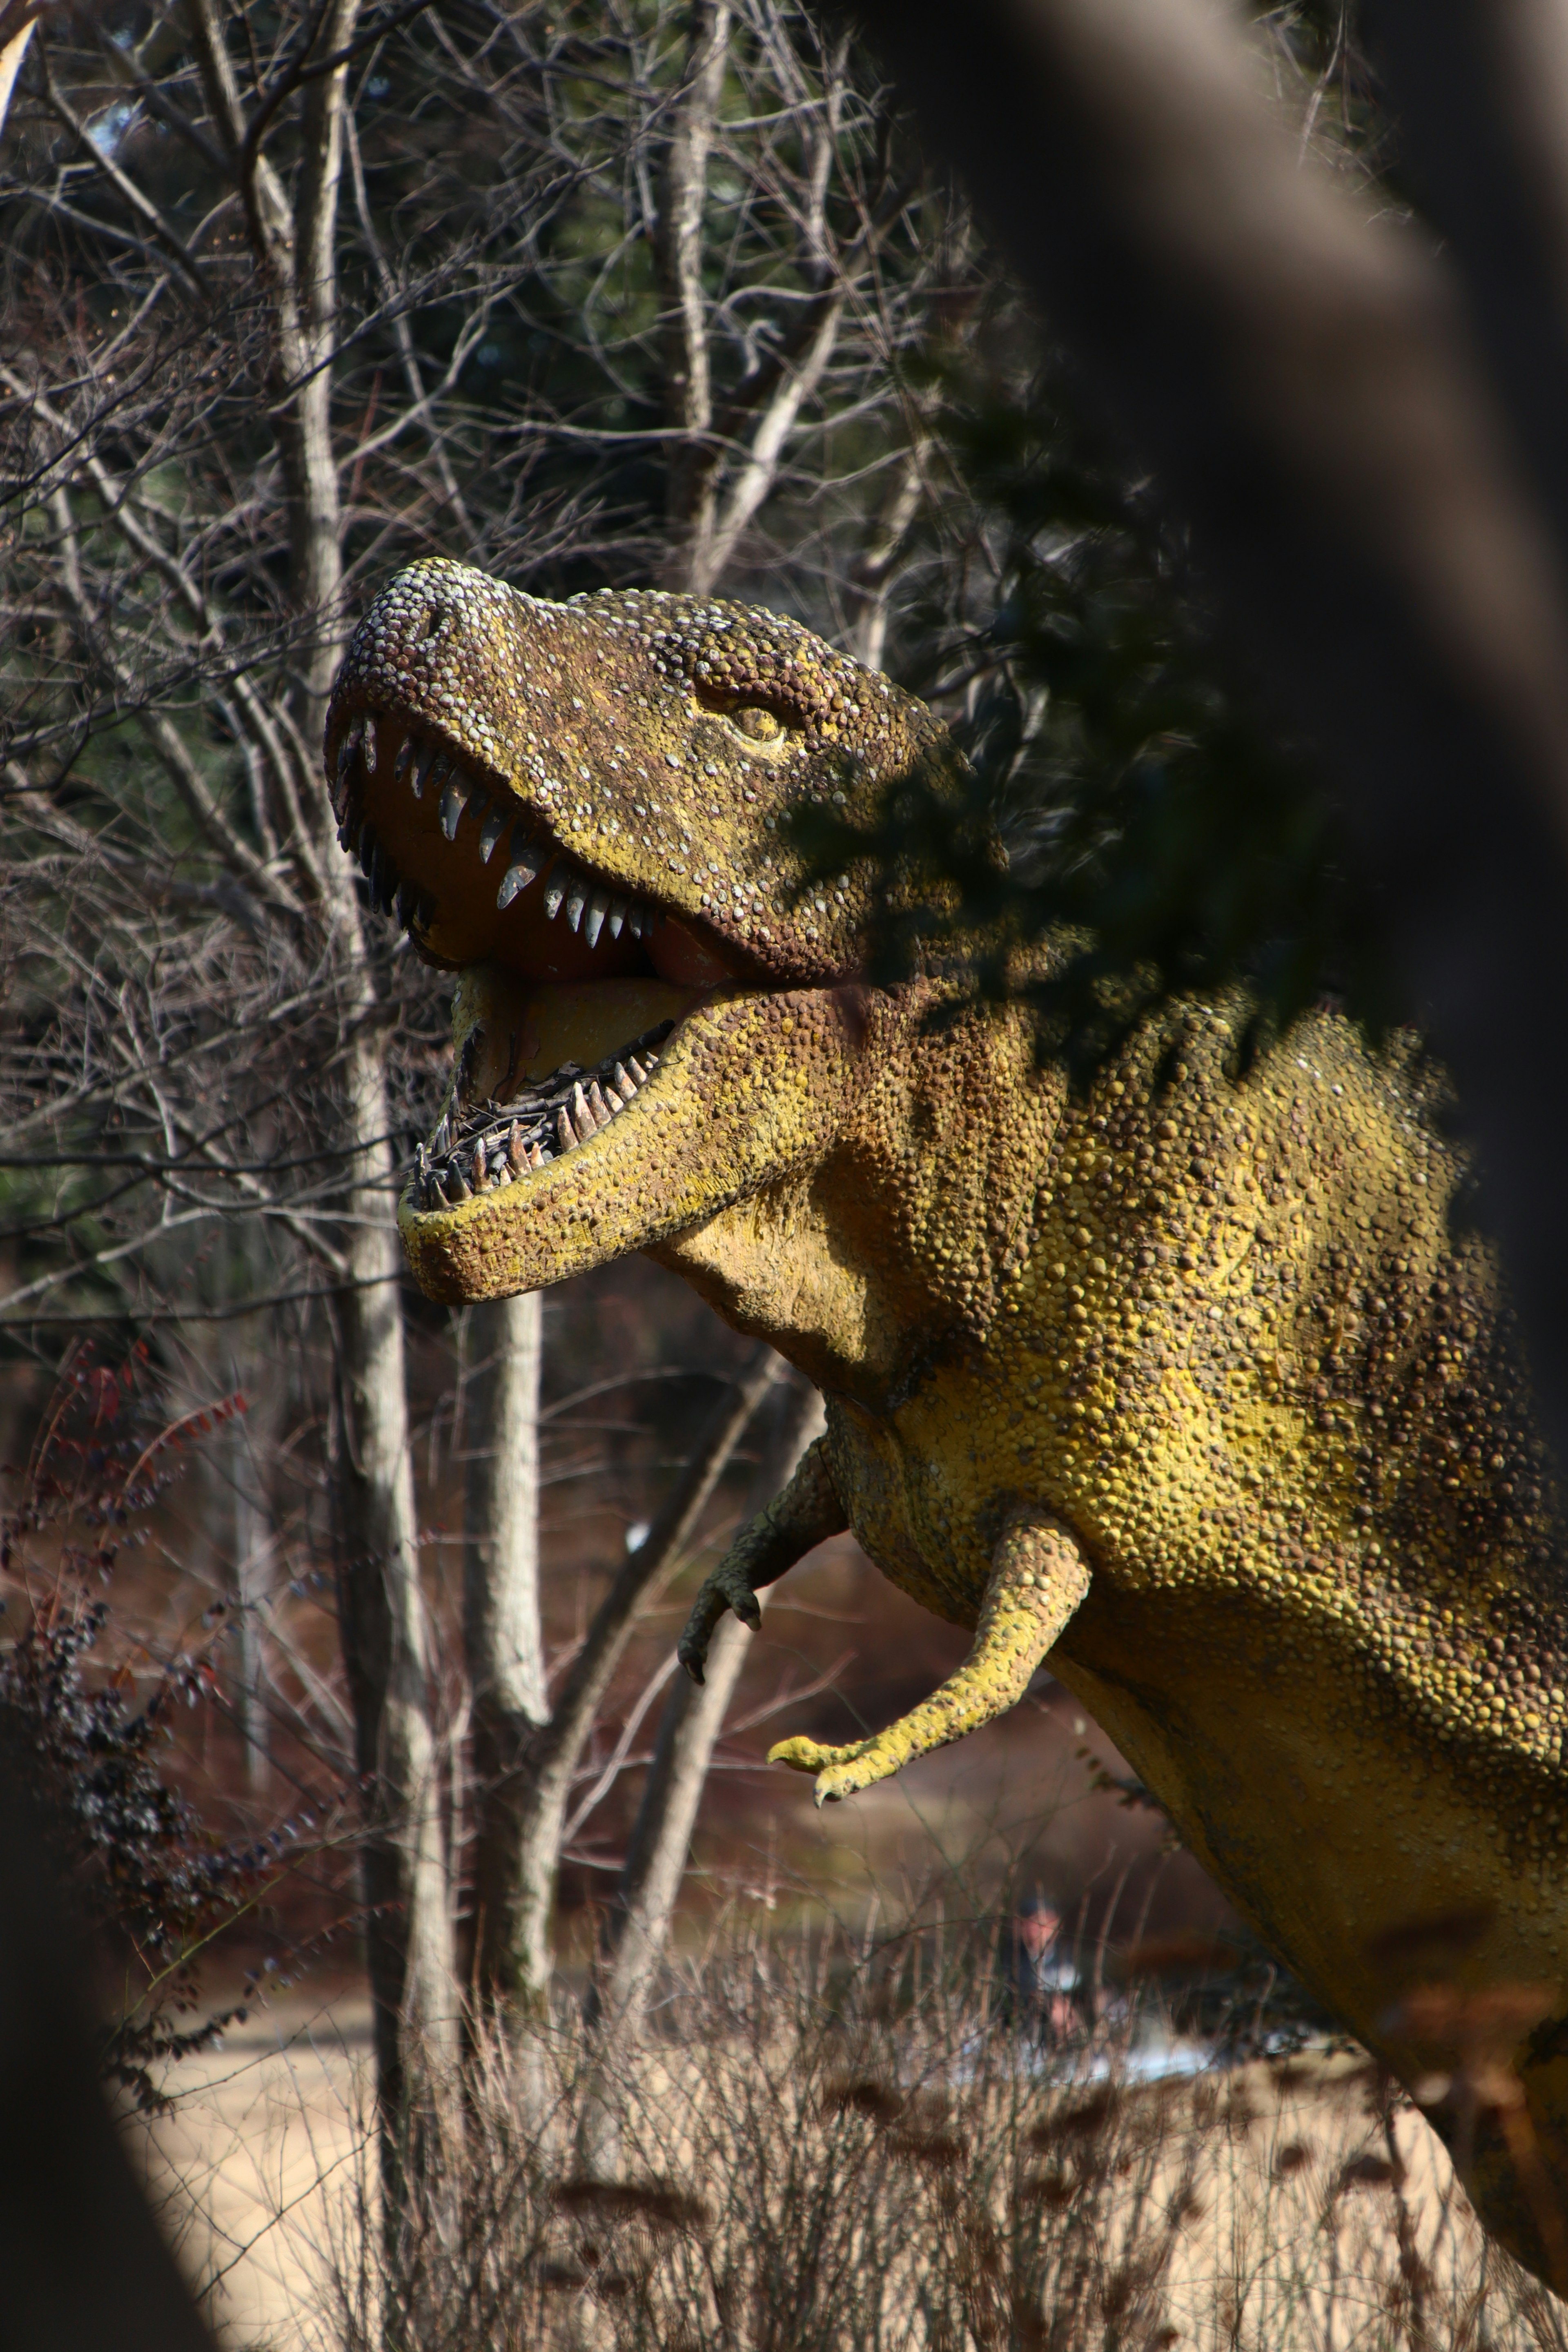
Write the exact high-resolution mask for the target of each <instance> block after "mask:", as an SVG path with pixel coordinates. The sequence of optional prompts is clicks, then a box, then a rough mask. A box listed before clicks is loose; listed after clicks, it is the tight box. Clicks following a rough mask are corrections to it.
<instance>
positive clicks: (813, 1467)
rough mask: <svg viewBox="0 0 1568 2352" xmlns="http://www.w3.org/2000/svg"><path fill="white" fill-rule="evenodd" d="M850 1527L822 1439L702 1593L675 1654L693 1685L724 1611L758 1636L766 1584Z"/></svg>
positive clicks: (736, 1542)
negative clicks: (761, 1597)
mask: <svg viewBox="0 0 1568 2352" xmlns="http://www.w3.org/2000/svg"><path fill="white" fill-rule="evenodd" d="M848 1524H849V1517H848V1514H847V1511H846V1510H845V1508H844V1506H843V1504H842V1503H841V1502H840V1501H839V1499H838V1490H837V1487H836V1486H834V1483H833V1473H832V1471H831V1470H830V1469H829V1468H828V1466H827V1449H826V1444H825V1443H824V1441H823V1440H822V1439H821V1438H820V1437H819V1438H818V1439H817V1440H816V1444H814V1445H808V1446H807V1447H806V1449H805V1453H804V1454H802V1455H801V1457H800V1460H799V1462H798V1464H797V1465H796V1466H795V1475H794V1477H793V1478H792V1479H791V1480H790V1482H789V1485H788V1486H785V1487H784V1491H783V1492H782V1493H781V1494H778V1495H775V1496H773V1501H772V1502H771V1503H770V1504H769V1505H768V1506H767V1508H766V1509H765V1510H762V1511H759V1512H758V1513H757V1516H756V1517H755V1518H754V1519H752V1520H750V1521H749V1522H748V1523H747V1525H746V1526H745V1527H744V1528H742V1530H741V1532H740V1534H739V1535H738V1536H737V1537H736V1538H735V1540H734V1542H733V1543H732V1544H731V1546H730V1549H729V1550H728V1551H727V1552H726V1553H725V1555H724V1557H723V1559H721V1561H720V1563H719V1565H718V1567H717V1568H716V1569H715V1570H713V1573H712V1575H711V1576H710V1577H709V1579H708V1580H707V1581H706V1583H705V1584H704V1585H703V1587H702V1590H701V1591H700V1593H699V1594H698V1596H697V1600H696V1603H695V1605H694V1607H693V1609H692V1612H691V1614H690V1616H689V1618H688V1620H687V1622H686V1631H685V1633H682V1635H681V1637H680V1641H679V1645H678V1647H677V1650H676V1655H677V1657H678V1658H679V1660H680V1663H681V1664H682V1665H683V1666H684V1667H685V1668H686V1671H687V1673H688V1674H689V1675H690V1676H691V1679H692V1681H693V1682H694V1683H700V1681H701V1680H702V1665H703V1661H704V1659H705V1658H706V1657H707V1655H708V1644H709V1643H710V1641H711V1639H712V1637H713V1629H714V1627H715V1626H716V1625H717V1624H718V1622H719V1620H720V1619H721V1617H722V1616H723V1614H724V1612H725V1611H726V1609H732V1610H733V1611H734V1612H735V1614H736V1616H737V1617H738V1618H739V1619H740V1620H741V1622H742V1624H743V1625H749V1626H750V1627H751V1629H752V1633H755V1632H756V1630H757V1628H758V1626H759V1625H760V1624H761V1623H762V1622H763V1614H762V1611H761V1610H760V1609H759V1608H758V1607H757V1603H756V1599H755V1596H756V1594H757V1593H759V1592H760V1591H762V1589H763V1586H764V1585H766V1584H776V1583H777V1581H778V1580H779V1578H780V1577H781V1576H783V1575H784V1571H785V1570H787V1569H791V1568H793V1567H794V1566H795V1562H796V1560H797V1559H805V1555H806V1553H807V1552H808V1551H813V1550H815V1549H816V1546H817V1545H818V1544H819V1543H826V1540H827V1538H828V1537H829V1536H838V1535H842V1534H843V1532H844V1530H845V1528H847V1526H848Z"/></svg>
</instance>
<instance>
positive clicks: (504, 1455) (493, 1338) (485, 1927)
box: [463, 1291, 550, 2014]
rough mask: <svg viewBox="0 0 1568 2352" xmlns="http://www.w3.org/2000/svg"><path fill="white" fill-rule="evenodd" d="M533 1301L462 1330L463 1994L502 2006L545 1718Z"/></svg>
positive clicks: (509, 1305) (483, 1316)
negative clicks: (469, 1848)
mask: <svg viewBox="0 0 1568 2352" xmlns="http://www.w3.org/2000/svg"><path fill="white" fill-rule="evenodd" d="M541 1309H542V1300H541V1297H540V1294H539V1293H538V1292H537V1291H531V1292H530V1293H529V1294H528V1295H527V1296H526V1297H522V1298H503V1299H498V1300H497V1301H495V1302H494V1303H493V1304H492V1305H489V1306H484V1307H475V1308H473V1310H472V1311H471V1314H470V1316H469V1320H468V1331H469V1337H470V1340H471V1343H472V1348H473V1352H474V1358H475V1362H474V1369H473V1370H472V1371H471V1372H470V1374H469V1377H468V1417H467V1426H468V1477H467V1481H466V1490H465V1508H464V1524H465V1533H466V1538H467V1540H466V1543H465V1547H464V1580H463V1643H464V1652H465V1655H466V1658H467V1662H468V1686H469V1690H470V1693H471V1695H472V1701H473V1777H474V1798H473V1837H474V1853H473V1880H474V1955H473V1971H472V1976H473V1987H474V1993H475V1997H476V2007H477V2009H478V2010H479V2011H480V2013H481V2014H482V2013H483V2012H485V2011H493V2010H494V2009H495V2008H496V2006H497V2005H498V2004H499V2003H500V2002H501V2001H503V2000H505V1998H506V1995H507V1992H508V1990H509V1988H510V1978H511V1954H512V1952H513V1951H514V1949H515V1948H516V1944H517V1934H518V1927H517V1906H518V1892H519V1889H518V1878H517V1859H518V1853H519V1845H520V1809H519V1797H520V1792H521V1791H520V1781H519V1778H518V1775H519V1769H520V1767H521V1764H522V1762H523V1759H524V1755H525V1751H526V1749H527V1747H528V1743H529V1741H530V1739H531V1738H532V1737H533V1735H534V1733H535V1732H537V1731H538V1730H539V1729H540V1727H542V1725H543V1724H545V1723H547V1722H548V1721H549V1718H550V1703H549V1700H548V1698H547V1697H546V1695H545V1685H544V1644H543V1637H542V1633H541V1629H540V1622H539V1380H540V1367H541V1361H542V1319H543V1318H542V1311H541Z"/></svg>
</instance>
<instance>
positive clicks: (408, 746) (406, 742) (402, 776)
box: [392, 735, 415, 784]
mask: <svg viewBox="0 0 1568 2352" xmlns="http://www.w3.org/2000/svg"><path fill="white" fill-rule="evenodd" d="M414 752H415V742H414V738H413V736H412V735H405V737H404V739H403V740H402V742H401V743H400V744H399V745H398V747H397V757H396V759H395V760H394V761H393V763H392V781H393V782H394V783H395V784H401V783H403V782H405V780H406V778H407V775H408V771H409V769H410V768H411V767H412V766H413V764H414Z"/></svg>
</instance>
